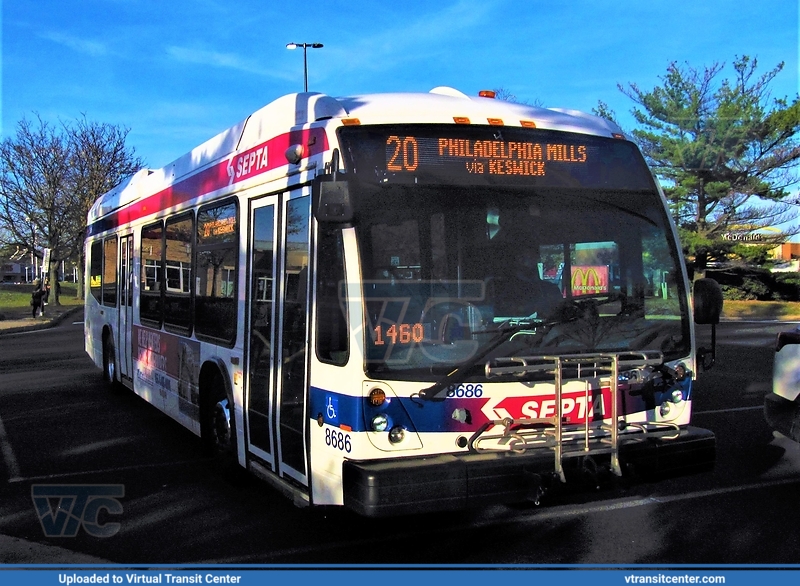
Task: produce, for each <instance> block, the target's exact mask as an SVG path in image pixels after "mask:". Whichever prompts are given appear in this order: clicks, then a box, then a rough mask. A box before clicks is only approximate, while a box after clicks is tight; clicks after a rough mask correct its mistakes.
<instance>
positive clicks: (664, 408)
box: [659, 401, 670, 417]
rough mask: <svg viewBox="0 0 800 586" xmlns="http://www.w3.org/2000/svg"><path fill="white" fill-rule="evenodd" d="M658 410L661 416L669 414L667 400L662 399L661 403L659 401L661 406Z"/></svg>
mask: <svg viewBox="0 0 800 586" xmlns="http://www.w3.org/2000/svg"><path fill="white" fill-rule="evenodd" d="M659 411H660V412H661V417H666V416H667V415H669V412H670V406H669V402H668V401H664V402H663V403H661V407H660V408H659Z"/></svg>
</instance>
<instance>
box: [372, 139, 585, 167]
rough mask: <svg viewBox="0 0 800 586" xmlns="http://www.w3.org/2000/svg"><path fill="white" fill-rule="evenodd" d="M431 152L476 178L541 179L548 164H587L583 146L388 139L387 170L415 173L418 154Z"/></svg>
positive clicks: (418, 158) (487, 141)
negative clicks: (460, 166) (502, 176)
mask: <svg viewBox="0 0 800 586" xmlns="http://www.w3.org/2000/svg"><path fill="white" fill-rule="evenodd" d="M434 149H435V150H434ZM431 151H433V152H434V153H435V155H434V156H435V157H438V158H439V159H440V162H453V161H458V162H459V163H463V165H464V170H465V172H466V173H469V174H476V175H482V174H486V173H488V174H490V175H533V176H544V175H545V174H546V169H547V167H546V163H547V162H548V161H556V162H559V163H586V160H587V156H588V155H587V149H586V145H585V144H561V143H538V142H518V141H501V140H470V139H463V138H418V137H416V136H389V137H388V138H387V139H386V169H388V170H389V171H400V172H403V171H406V172H414V171H416V170H417V168H418V167H419V165H420V153H421V152H423V153H424V154H426V155H427V157H426V160H427V161H430V158H431V157H430V155H431ZM430 162H431V163H434V164H435V161H430Z"/></svg>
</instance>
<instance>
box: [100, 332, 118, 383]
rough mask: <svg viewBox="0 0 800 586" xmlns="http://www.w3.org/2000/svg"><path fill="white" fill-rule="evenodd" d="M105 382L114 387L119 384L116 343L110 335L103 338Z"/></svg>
mask: <svg viewBox="0 0 800 586" xmlns="http://www.w3.org/2000/svg"><path fill="white" fill-rule="evenodd" d="M103 380H105V381H106V383H107V384H108V385H110V386H112V387H113V386H114V385H115V384H116V382H117V358H116V354H115V353H114V341H113V340H112V339H111V336H110V335H109V334H105V335H104V336H103Z"/></svg>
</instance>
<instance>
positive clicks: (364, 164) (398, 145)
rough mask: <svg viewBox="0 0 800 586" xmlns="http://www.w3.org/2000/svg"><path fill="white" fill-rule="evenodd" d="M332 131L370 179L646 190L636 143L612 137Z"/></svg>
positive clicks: (648, 180)
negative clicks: (336, 133)
mask: <svg viewBox="0 0 800 586" xmlns="http://www.w3.org/2000/svg"><path fill="white" fill-rule="evenodd" d="M339 135H340V140H341V142H342V146H343V147H344V148H343V149H342V150H343V153H344V154H345V158H346V159H347V158H348V157H349V158H350V160H349V161H346V165H347V166H348V167H349V169H351V170H352V171H353V172H354V174H355V175H356V176H357V177H358V178H359V179H361V180H362V181H367V182H370V183H372V182H377V183H380V184H391V183H415V184H443V183H457V184H482V183H488V184H520V183H522V184H530V185H537V186H544V187H584V188H586V187H588V188H607V189H611V188H617V189H648V190H649V189H652V188H653V183H652V177H651V175H650V172H649V171H648V169H647V167H646V165H645V163H644V159H643V157H642V156H641V153H639V151H638V149H637V148H636V146H635V145H634V144H633V143H631V142H629V141H627V140H620V139H617V138H609V137H598V136H592V135H585V134H578V133H571V132H559V131H553V130H543V129H530V128H511V127H503V128H501V129H497V128H491V127H489V128H487V127H482V126H477V125H476V126H472V125H470V126H466V125H465V126H460V125H458V126H452V125H449V126H446V125H422V124H417V125H386V126H372V127H370V126H360V127H347V128H342V129H340V130H339Z"/></svg>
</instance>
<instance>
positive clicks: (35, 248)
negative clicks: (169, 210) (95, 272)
mask: <svg viewBox="0 0 800 586" xmlns="http://www.w3.org/2000/svg"><path fill="white" fill-rule="evenodd" d="M127 135H128V129H122V128H120V127H118V126H114V125H110V124H100V123H95V122H89V121H87V120H86V117H85V116H84V117H83V118H82V119H80V120H78V121H77V122H76V123H75V124H74V125H69V124H61V125H60V126H59V127H56V126H54V125H52V124H50V123H48V122H45V121H43V120H42V119H41V117H40V116H38V115H36V120H35V121H30V120H27V119H23V120H21V121H20V122H19V123H18V124H17V132H16V134H15V135H14V136H10V137H8V138H6V139H5V140H3V142H2V143H0V226H2V228H3V230H1V231H0V234H2V235H3V240H4V242H2V244H3V245H7V246H10V247H13V248H16V249H19V248H22V249H27V250H29V251H31V252H32V254H33V256H34V257H36V258H39V259H42V260H44V251H45V249H48V250H49V251H50V254H49V258H48V261H49V262H48V266H46V267H43V270H42V272H45V273H46V274H47V275H48V276H49V278H50V281H51V282H53V283H55V282H56V278H57V275H58V265H59V264H60V263H61V262H62V261H64V260H68V259H79V261H80V262H79V263H78V266H79V267H80V271H81V278H80V279H79V281H78V296H79V297H82V296H83V286H82V285H83V279H82V271H83V238H84V234H85V229H86V215H87V212H88V211H89V208H90V207H91V205H92V203H93V202H94V201H95V199H97V198H98V197H99V196H100V195H102V194H103V193H105V192H106V191H108V190H109V189H112V188H113V187H114V186H116V185H118V184H119V183H120V181H122V179H124V178H125V177H127V176H129V175H131V174H133V173H134V172H135V171H136V170H137V169H138V168H140V167H141V166H142V162H141V160H139V159H138V158H137V157H135V156H134V153H133V149H128V148H126V146H125V139H126V138H127ZM55 294H56V295H55V299H54V303H55V304H58V303H59V301H58V288H55Z"/></svg>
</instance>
